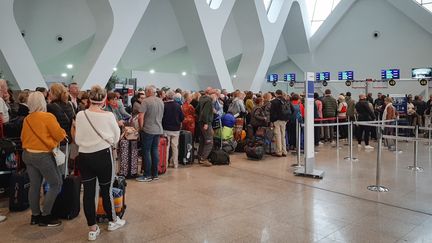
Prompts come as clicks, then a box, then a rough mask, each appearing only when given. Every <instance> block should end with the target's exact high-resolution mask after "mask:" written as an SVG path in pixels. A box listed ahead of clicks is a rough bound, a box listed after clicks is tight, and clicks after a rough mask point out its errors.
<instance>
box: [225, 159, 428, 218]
mask: <svg viewBox="0 0 432 243" xmlns="http://www.w3.org/2000/svg"><path fill="white" fill-rule="evenodd" d="M229 167H230V168H234V169H237V170H243V171H247V172H250V173H252V174H257V175H261V176H265V177H268V178H273V179H275V180H280V181H284V182H288V183H291V184H297V185H302V186H304V187H308V188H312V189H317V190H322V191H325V192H329V193H333V194H338V195H343V196H346V197H350V198H355V199H359V200H363V201H367V202H372V203H378V204H382V205H385V206H389V207H394V208H399V209H403V210H407V211H411V212H415V213H420V214H424V215H428V216H432V213H428V212H423V211H420V210H415V209H410V208H406V207H402V206H397V205H393V204H390V203H386V202H380V201H375V200H371V199H367V198H362V197H358V196H354V195H349V194H346V193H342V192H337V191H332V190H329V189H326V188H321V187H317V186H314V185H309V184H306V183H302V182H297V181H293V180H289V179H284V178H280V177H277V176H271V175H268V174H265V173H259V172H257V171H252V170H248V169H245V168H238V167H235V166H233V165H232V164H230V165H229Z"/></svg>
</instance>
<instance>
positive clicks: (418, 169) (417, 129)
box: [408, 124, 423, 172]
mask: <svg viewBox="0 0 432 243" xmlns="http://www.w3.org/2000/svg"><path fill="white" fill-rule="evenodd" d="M418 139H419V126H418V124H417V125H416V126H415V140H414V165H412V166H408V169H410V170H413V171H418V172H422V171H423V168H422V167H420V166H418V142H419V141H418Z"/></svg>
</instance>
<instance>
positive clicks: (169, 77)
mask: <svg viewBox="0 0 432 243" xmlns="http://www.w3.org/2000/svg"><path fill="white" fill-rule="evenodd" d="M132 78H136V79H137V87H145V86H147V85H155V86H156V87H157V88H162V87H170V88H171V89H176V88H181V89H182V90H192V91H198V90H200V85H199V83H198V80H199V79H198V77H197V76H195V75H190V74H188V75H186V76H182V75H181V74H176V73H158V72H156V73H153V74H151V73H149V72H144V71H134V70H133V71H132Z"/></svg>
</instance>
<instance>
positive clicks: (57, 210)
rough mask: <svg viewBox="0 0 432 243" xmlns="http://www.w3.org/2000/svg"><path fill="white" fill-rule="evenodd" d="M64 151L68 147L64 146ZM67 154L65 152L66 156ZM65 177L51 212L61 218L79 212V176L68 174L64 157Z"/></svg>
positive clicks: (70, 216)
mask: <svg viewBox="0 0 432 243" xmlns="http://www.w3.org/2000/svg"><path fill="white" fill-rule="evenodd" d="M66 151H68V147H67V146H66ZM68 156H69V154H68V153H66V158H68ZM64 167H65V174H64V175H65V177H64V179H63V185H62V189H61V191H60V193H59V194H58V195H57V198H56V200H55V202H54V205H53V208H52V210H51V214H52V215H54V216H57V217H59V218H62V219H73V218H75V217H76V216H78V214H79V212H80V209H81V207H80V192H81V176H76V175H69V169H68V159H66V163H65V165H64Z"/></svg>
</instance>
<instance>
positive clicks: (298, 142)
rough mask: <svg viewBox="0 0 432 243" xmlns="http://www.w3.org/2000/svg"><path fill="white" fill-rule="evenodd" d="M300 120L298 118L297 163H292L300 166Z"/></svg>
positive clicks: (297, 166) (294, 165)
mask: <svg viewBox="0 0 432 243" xmlns="http://www.w3.org/2000/svg"><path fill="white" fill-rule="evenodd" d="M300 132H301V127H300V122H299V121H297V120H296V150H297V163H296V164H293V165H291V167H296V168H300V167H302V165H301V164H300Z"/></svg>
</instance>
